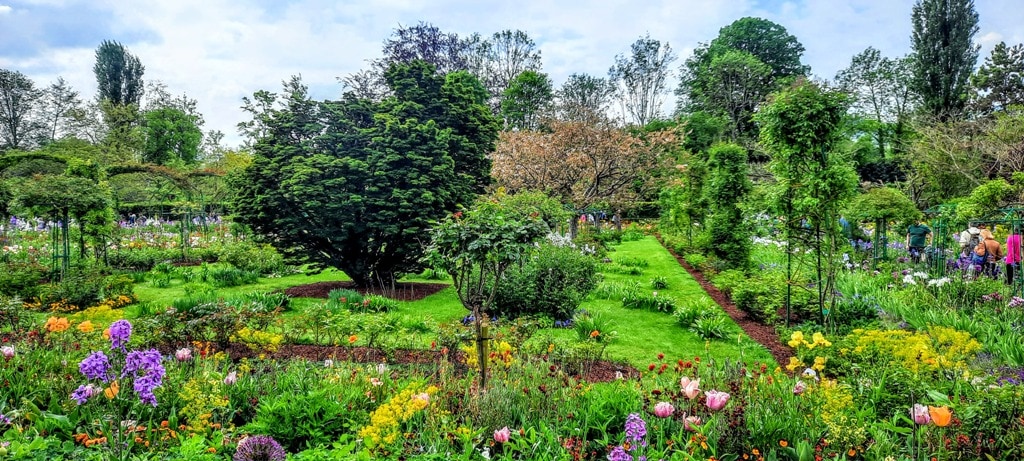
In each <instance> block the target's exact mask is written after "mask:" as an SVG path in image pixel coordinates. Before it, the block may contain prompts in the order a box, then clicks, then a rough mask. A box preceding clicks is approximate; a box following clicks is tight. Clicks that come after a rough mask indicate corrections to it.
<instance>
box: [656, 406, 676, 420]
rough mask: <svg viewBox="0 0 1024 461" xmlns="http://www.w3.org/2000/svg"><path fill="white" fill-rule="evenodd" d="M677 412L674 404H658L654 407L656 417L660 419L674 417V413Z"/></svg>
mask: <svg viewBox="0 0 1024 461" xmlns="http://www.w3.org/2000/svg"><path fill="white" fill-rule="evenodd" d="M675 412H676V408H675V407H673V406H672V404H671V403H668V402H658V404H657V405H655V406H654V416H657V417H659V418H668V417H669V416H672V413H675Z"/></svg>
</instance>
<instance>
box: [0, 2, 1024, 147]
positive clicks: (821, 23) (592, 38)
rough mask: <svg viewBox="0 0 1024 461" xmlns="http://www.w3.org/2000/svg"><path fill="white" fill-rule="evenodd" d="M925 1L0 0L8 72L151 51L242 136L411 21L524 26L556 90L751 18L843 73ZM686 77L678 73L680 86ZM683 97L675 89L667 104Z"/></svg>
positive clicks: (330, 82) (985, 44)
mask: <svg viewBox="0 0 1024 461" xmlns="http://www.w3.org/2000/svg"><path fill="white" fill-rule="evenodd" d="M913 4H914V1H913V0H792V1H782V0H646V1H638V0H589V1H585V2H584V1H565V0H562V1H558V0H554V1H551V0H546V1H541V0H518V1H506V0H490V1H489V0H482V1H481V0H342V1H329V0H296V1H286V0H0V68H2V69H8V70H16V71H20V72H22V73H23V74H25V75H27V76H29V77H30V78H32V79H33V80H34V81H35V83H36V85H37V86H40V87H45V86H47V85H49V83H51V82H53V81H55V80H56V78H57V77H58V76H60V77H63V78H64V79H65V80H66V81H67V82H68V83H70V84H71V86H72V87H73V88H75V89H76V90H77V91H79V92H80V94H81V95H82V96H83V99H88V98H93V97H94V96H95V93H96V80H95V76H94V74H93V72H92V66H93V64H94V62H95V50H96V47H97V46H98V45H99V44H100V42H101V41H103V40H116V41H118V42H121V43H122V44H124V45H125V46H126V47H127V48H128V49H129V51H130V52H131V53H132V54H134V55H136V56H138V57H139V59H140V60H141V61H142V64H143V65H144V66H145V75H144V77H143V79H144V80H146V81H151V80H159V81H161V82H163V83H164V84H166V85H167V88H168V90H169V92H170V93H171V94H172V95H180V94H182V93H184V94H187V95H188V96H189V97H190V98H193V99H195V100H197V101H198V109H199V111H200V112H201V113H202V114H203V116H204V118H205V120H206V125H205V127H204V129H206V130H214V129H215V130H220V131H222V132H224V133H225V135H226V138H225V141H226V143H227V144H229V145H232V144H238V143H239V142H240V141H241V138H240V137H239V135H238V133H237V130H236V128H235V126H236V124H237V123H238V122H241V121H244V120H246V119H247V117H246V114H245V113H244V112H243V111H242V110H241V109H240V108H239V107H240V106H241V104H242V97H244V96H248V95H251V94H252V93H253V92H255V91H257V90H270V91H277V90H279V89H280V88H281V82H282V81H283V80H286V79H288V78H289V77H290V76H292V75H296V74H299V75H301V76H302V78H303V81H304V82H305V83H306V84H307V85H309V87H310V93H311V95H312V96H313V97H314V98H316V99H334V98H337V97H338V96H339V95H340V94H341V92H342V90H343V87H342V86H341V84H340V83H338V80H337V78H338V77H341V76H345V75H348V74H351V73H354V72H357V71H359V70H361V69H364V68H366V67H367V61H369V60H371V59H375V58H377V57H379V56H380V54H381V51H380V50H381V44H382V43H383V41H384V40H385V39H386V38H387V37H388V36H389V35H391V32H392V31H393V30H394V29H395V28H396V27H399V26H411V25H415V24H416V23H418V22H420V21H424V22H429V23H432V24H434V25H436V26H437V27H439V28H440V29H441V30H443V31H445V32H454V33H457V34H459V35H460V36H467V35H470V34H472V33H480V34H481V35H483V36H485V37H486V36H489V35H491V34H493V33H495V32H498V31H501V30H505V29H511V30H516V29H519V30H523V31H525V32H526V33H528V34H529V35H530V37H532V38H533V39H534V41H535V42H536V43H537V44H538V47H539V49H540V50H541V57H542V60H543V69H542V70H543V71H544V72H546V73H547V74H548V75H549V76H550V77H551V79H552V81H553V82H554V83H555V85H556V87H557V86H558V85H560V84H561V83H562V82H564V81H565V79H566V77H568V76H569V75H570V74H573V73H587V74H591V75H596V76H606V75H607V72H608V68H609V67H610V66H611V65H612V63H613V61H614V58H615V55H617V54H626V53H628V51H629V46H630V45H631V44H632V43H633V42H634V41H636V40H637V39H638V38H640V37H642V36H644V35H645V34H649V35H650V37H651V38H654V39H657V40H660V41H662V42H667V43H668V44H669V45H670V46H671V47H672V49H673V50H674V51H675V52H676V54H677V55H678V56H679V59H678V60H677V62H676V63H675V64H674V65H673V67H674V70H676V71H678V68H679V66H680V65H681V64H682V62H683V61H684V60H685V59H686V57H687V56H689V55H690V54H691V53H692V51H693V49H694V48H696V47H697V46H698V45H699V44H700V43H702V42H709V41H711V40H712V39H714V38H715V37H716V36H717V35H718V31H719V29H721V28H722V27H724V26H726V25H728V24H730V23H732V22H733V21H735V20H737V19H739V18H742V17H746V16H753V17H761V18H765V19H768V20H771V21H774V22H776V23H778V24H780V25H782V26H783V27H785V28H786V29H787V30H788V31H789V33H790V34H792V35H794V36H795V37H796V38H797V39H798V40H799V41H800V42H801V43H802V44H803V45H804V47H805V48H806V52H805V53H804V56H803V61H804V63H805V64H808V65H810V66H811V72H812V73H813V74H814V75H815V76H816V77H819V78H828V79H831V78H832V77H834V76H835V74H836V72H838V71H839V70H841V69H843V68H845V67H846V66H848V65H849V62H850V58H851V57H852V56H853V55H855V54H857V53H859V52H861V51H863V50H864V49H865V48H867V47H868V46H873V47H875V48H877V49H879V50H880V51H881V52H882V54H883V55H885V56H889V57H896V56H902V55H904V54H907V53H909V52H910V28H911V27H910V14H911V8H912V6H913ZM975 8H976V9H977V11H978V13H979V16H980V24H979V26H980V30H979V32H978V34H977V35H976V36H975V40H976V41H977V42H978V43H979V44H980V45H982V50H981V57H980V58H979V64H980V62H981V61H983V60H984V57H985V56H987V55H988V53H989V51H990V50H991V49H992V46H993V45H995V44H996V43H998V42H1000V41H1005V42H1007V44H1010V45H1013V44H1017V43H1022V42H1024V8H1021V5H1020V0H976V2H975ZM669 85H670V86H671V89H674V88H675V86H676V82H675V79H673V80H672V82H671V83H670V84H669ZM673 103H674V96H672V95H669V96H668V101H667V103H666V108H669V107H671V106H672V104H673Z"/></svg>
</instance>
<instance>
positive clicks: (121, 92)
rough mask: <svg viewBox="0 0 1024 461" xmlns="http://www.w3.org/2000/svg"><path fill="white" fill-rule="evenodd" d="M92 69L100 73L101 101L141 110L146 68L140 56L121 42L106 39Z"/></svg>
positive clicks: (98, 83)
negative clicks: (143, 77)
mask: <svg viewBox="0 0 1024 461" xmlns="http://www.w3.org/2000/svg"><path fill="white" fill-rule="evenodd" d="M92 70H93V73H95V74H96V84H97V85H98V87H99V88H98V89H97V91H98V92H99V95H98V96H99V99H100V100H101V101H109V102H110V103H111V104H114V105H116V106H128V105H134V106H135V107H136V108H137V107H139V103H140V102H141V100H142V92H143V91H144V89H145V86H144V85H143V82H142V74H143V73H145V71H146V68H145V67H143V65H142V62H141V61H139V58H138V57H137V56H135V55H133V54H131V53H129V52H128V48H126V47H125V46H124V45H122V44H120V43H118V42H115V41H110V40H104V41H103V43H100V46H99V47H98V48H96V64H95V65H94V66H93V68H92Z"/></svg>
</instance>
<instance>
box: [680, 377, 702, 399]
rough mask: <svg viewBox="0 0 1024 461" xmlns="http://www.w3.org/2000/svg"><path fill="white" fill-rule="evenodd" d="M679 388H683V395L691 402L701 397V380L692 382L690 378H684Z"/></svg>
mask: <svg viewBox="0 0 1024 461" xmlns="http://www.w3.org/2000/svg"><path fill="white" fill-rule="evenodd" d="M679 386H680V387H682V388H683V394H684V395H686V398H688V399H690V400H693V399H695V398H697V396H698V395H700V378H696V379H693V380H691V379H690V378H688V377H686V376H683V377H682V378H681V379H680V380H679Z"/></svg>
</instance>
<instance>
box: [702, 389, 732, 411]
mask: <svg viewBox="0 0 1024 461" xmlns="http://www.w3.org/2000/svg"><path fill="white" fill-rule="evenodd" d="M704 395H706V396H707V397H708V401H707V405H708V408H709V409H711V411H718V410H721V409H723V408H725V404H726V403H728V402H729V393H728V392H718V391H716V390H710V391H707V392H705V393H704Z"/></svg>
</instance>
